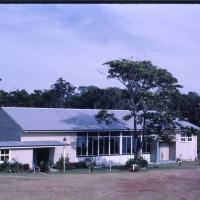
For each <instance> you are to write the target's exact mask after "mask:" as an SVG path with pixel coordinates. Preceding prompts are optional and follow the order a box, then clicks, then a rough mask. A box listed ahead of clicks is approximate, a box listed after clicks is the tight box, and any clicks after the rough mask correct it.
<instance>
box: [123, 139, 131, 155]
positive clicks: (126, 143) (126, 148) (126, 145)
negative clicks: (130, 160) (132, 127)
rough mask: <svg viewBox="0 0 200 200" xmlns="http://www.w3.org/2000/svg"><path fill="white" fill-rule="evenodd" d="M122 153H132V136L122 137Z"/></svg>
mask: <svg viewBox="0 0 200 200" xmlns="http://www.w3.org/2000/svg"><path fill="white" fill-rule="evenodd" d="M122 154H131V137H123V138H122Z"/></svg>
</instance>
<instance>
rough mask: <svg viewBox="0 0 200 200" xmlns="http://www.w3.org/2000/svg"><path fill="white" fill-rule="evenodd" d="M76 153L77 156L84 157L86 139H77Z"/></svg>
mask: <svg viewBox="0 0 200 200" xmlns="http://www.w3.org/2000/svg"><path fill="white" fill-rule="evenodd" d="M76 152H77V155H78V156H85V155H86V152H87V138H86V137H78V138H77V144H76Z"/></svg>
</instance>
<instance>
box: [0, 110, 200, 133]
mask: <svg viewBox="0 0 200 200" xmlns="http://www.w3.org/2000/svg"><path fill="white" fill-rule="evenodd" d="M2 109H3V110H4V111H5V112H6V113H7V114H8V115H9V116H10V117H11V118H12V119H13V120H14V121H15V122H16V123H17V124H18V125H19V126H20V127H21V128H22V129H23V130H25V131H92V130H97V131H98V130H99V131H100V130H101V131H102V130H133V129H134V121H133V119H130V120H128V121H125V120H123V119H122V118H123V116H125V115H126V114H128V113H129V111H128V110H108V112H109V113H114V115H115V117H116V118H117V119H118V120H117V121H113V123H111V124H110V125H106V124H105V122H102V123H98V122H97V121H96V118H95V115H96V114H97V113H98V111H99V110H98V109H71V108H69V109H68V108H26V107H2ZM179 122H180V123H181V124H182V125H183V126H192V127H194V128H198V127H197V126H195V125H193V124H191V123H189V122H185V121H179ZM138 129H141V126H140V125H138Z"/></svg>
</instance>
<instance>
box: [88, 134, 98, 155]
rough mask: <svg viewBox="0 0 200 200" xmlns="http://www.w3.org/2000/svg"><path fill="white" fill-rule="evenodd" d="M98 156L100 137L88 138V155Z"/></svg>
mask: <svg viewBox="0 0 200 200" xmlns="http://www.w3.org/2000/svg"><path fill="white" fill-rule="evenodd" d="M97 154H98V137H88V155H89V156H92V155H97Z"/></svg>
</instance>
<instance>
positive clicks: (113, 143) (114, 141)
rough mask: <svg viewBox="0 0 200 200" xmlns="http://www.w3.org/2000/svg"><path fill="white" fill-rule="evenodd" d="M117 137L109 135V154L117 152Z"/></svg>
mask: <svg viewBox="0 0 200 200" xmlns="http://www.w3.org/2000/svg"><path fill="white" fill-rule="evenodd" d="M119 146H120V139H119V137H110V154H119Z"/></svg>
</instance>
